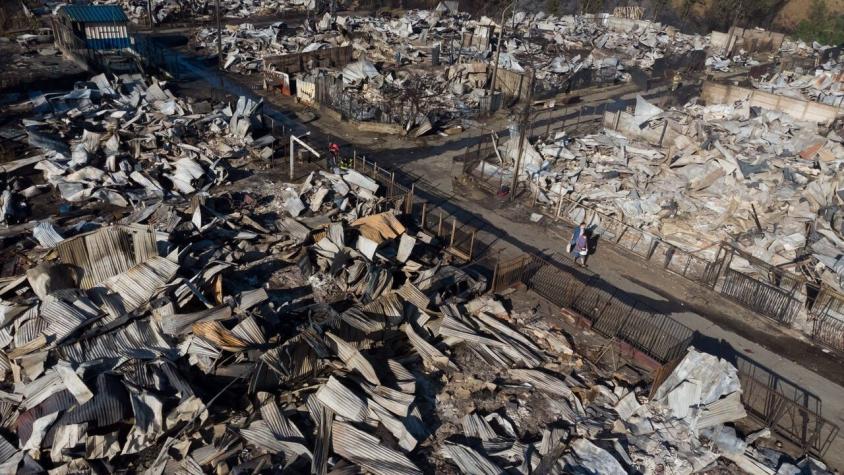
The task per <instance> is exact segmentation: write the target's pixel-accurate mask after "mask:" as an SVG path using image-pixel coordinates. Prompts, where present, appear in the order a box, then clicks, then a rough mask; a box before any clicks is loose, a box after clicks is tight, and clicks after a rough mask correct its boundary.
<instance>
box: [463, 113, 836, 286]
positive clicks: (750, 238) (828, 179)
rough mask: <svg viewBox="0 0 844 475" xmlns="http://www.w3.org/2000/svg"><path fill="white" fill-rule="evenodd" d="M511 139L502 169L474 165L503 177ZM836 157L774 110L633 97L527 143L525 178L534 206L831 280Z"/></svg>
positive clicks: (828, 137)
mask: <svg viewBox="0 0 844 475" xmlns="http://www.w3.org/2000/svg"><path fill="white" fill-rule="evenodd" d="M610 119H611V122H616V121H615V120H612V117H611V118H610ZM613 127H614V128H616V129H617V130H613ZM517 142H518V141H517V140H516V139H511V140H509V141H507V142H504V143H503V144H502V145H501V153H500V155H501V156H502V158H503V159H504V160H505V163H506V165H505V167H504V169H502V168H500V167H499V166H497V165H496V164H494V163H485V164H479V165H478V166H477V167H478V168H477V170H476V172H477V173H480V172H481V170H483V173H484V174H486V175H488V176H492V175H497V174H501V173H505V174H509V173H510V172H509V171H508V169H509V170H511V169H512V163H513V162H514V160H513V158H514V157H515V156H516V155H517V154H518V149H517ZM660 143H661V144H662V146H660V145H659V144H660ZM842 161H844V146H842V138H841V137H840V136H839V135H838V133H836V132H835V131H834V130H833V131H831V130H828V129H825V128H822V127H819V126H817V125H813V124H808V123H804V122H799V121H797V120H794V119H792V118H791V117H789V116H788V115H787V114H784V113H781V112H774V111H770V110H762V109H757V108H750V107H748V105H747V104H746V103H742V102H739V103H736V104H724V105H711V106H701V105H695V104H690V105H686V106H685V107H683V108H672V109H670V110H662V109H660V108H658V107H656V106H654V105H652V104H650V103H648V102H647V101H645V100H643V99H641V98H639V100H638V103H637V106H636V109H635V113H634V114H626V113H623V112H620V113H619V120H618V121H617V122H616V123H614V124H609V127H608V128H606V129H604V130H603V131H602V132H600V133H597V134H590V135H585V136H582V137H576V138H575V137H569V136H567V135H566V134H564V133H561V134H559V135H558V136H557V137H555V138H552V139H546V140H545V141H542V142H540V143H538V144H536V147H528V150H527V152H526V154H525V159H524V167H525V168H524V174H525V176H526V179H530V180H531V186H532V189H533V190H534V191H538V193H539V195H538V199H539V200H540V201H542V202H545V203H548V204H551V203H556V202H557V200H558V197H559V196H560V194H562V195H564V196H566V197H568V198H570V199H572V200H574V201H580V202H583V203H584V204H587V205H591V206H594V207H596V208H597V209H599V210H601V211H603V212H604V213H606V214H607V215H610V216H614V217H616V218H619V219H621V220H623V221H624V222H625V223H627V224H630V225H632V226H635V227H637V228H641V229H645V230H647V231H650V232H652V233H654V234H656V235H658V236H660V237H661V238H663V239H664V240H666V241H668V242H670V243H672V244H675V245H678V246H680V247H681V248H682V249H685V250H689V251H700V253H701V254H702V255H704V256H706V255H714V253H715V252H716V251H717V248H716V247H713V245H715V244H717V243H718V242H721V241H726V242H735V243H737V244H738V245H739V246H740V247H742V248H744V249H745V250H747V251H749V252H750V253H751V254H753V255H754V256H756V257H758V258H760V259H762V260H764V261H765V262H770V263H772V264H774V265H777V266H781V265H785V266H787V265H789V264H792V263H794V262H795V261H796V260H798V257H802V256H805V255H806V254H810V255H811V256H812V258H813V260H812V261H811V265H809V266H807V269H808V272H811V275H810V277H812V278H813V279H819V280H823V281H825V282H827V283H830V284H833V285H835V286H838V285H840V284H839V279H840V277H839V274H838V273H839V270H838V269H839V266H838V264H837V262H838V257H837V256H839V255H840V252H841V249H844V247H842V246H843V245H844V241H842V236H844V230H842V228H841V226H840V219H839V214H840V211H839V206H840V204H841V203H840V197H839V196H838V190H839V189H840V188H841V183H840V178H839V175H840V173H839V167H840V165H841V163H842ZM571 218H572V219H573V220H575V221H577V220H579V219H582V217H578V216H571ZM757 220H758V224H757ZM594 224H595V225H598V226H600V223H594ZM737 264H738V263H737Z"/></svg>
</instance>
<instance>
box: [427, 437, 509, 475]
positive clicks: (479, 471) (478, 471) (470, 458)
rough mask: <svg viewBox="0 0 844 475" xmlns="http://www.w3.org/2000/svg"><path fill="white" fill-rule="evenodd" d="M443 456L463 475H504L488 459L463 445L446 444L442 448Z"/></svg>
mask: <svg viewBox="0 0 844 475" xmlns="http://www.w3.org/2000/svg"><path fill="white" fill-rule="evenodd" d="M442 451H443V454H444V455H445V456H446V457H448V458H450V459H451V460H452V461H453V462H454V463H455V464H456V465H457V466H458V467H460V470H461V471H462V472H463V473H471V474H473V475H500V474H502V473H504V471H503V470H501V468H500V467H498V466H497V465H495V464H494V463H492V462H490V461H489V459H487V458H486V457H484V456H483V455H481V454H479V453H478V452H477V451H475V450H474V449H472V448H470V447H466V446H465V445H461V444H455V443H452V442H446V444H445V445H444V446H443V448H442Z"/></svg>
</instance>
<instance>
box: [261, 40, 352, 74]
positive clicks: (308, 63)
mask: <svg viewBox="0 0 844 475" xmlns="http://www.w3.org/2000/svg"><path fill="white" fill-rule="evenodd" d="M351 62H352V47H351V46H338V47H336V48H322V49H318V50H316V51H309V52H307V53H292V54H283V55H279V56H267V57H265V58H264V71H272V70H275V71H278V72H282V73H287V74H295V73H299V72H307V71H310V70H311V69H313V68H342V67H343V66H345V65H347V64H349V63H351Z"/></svg>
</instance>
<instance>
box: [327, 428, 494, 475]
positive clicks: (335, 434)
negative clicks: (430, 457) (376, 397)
mask: <svg viewBox="0 0 844 475" xmlns="http://www.w3.org/2000/svg"><path fill="white" fill-rule="evenodd" d="M331 440H332V443H333V445H334V451H335V452H336V453H337V454H338V455H340V456H341V457H343V458H345V459H346V460H349V461H350V462H352V463H355V464H358V465H360V466H361V467H363V468H364V469H366V470H368V471H370V472H372V473H385V474H386V473H389V474H395V475H404V474H407V475H417V474H420V475H421V473H422V471H421V470H419V468H418V467H417V466H416V465H415V464H414V463H413V462H411V461H410V459H408V458H407V456H406V455H404V454H402V453H401V452H398V451H396V450H393V449H390V448H388V447H385V446H384V445H382V444H381V442H380V441H379V440H378V438H376V437H375V436H373V435H371V434H367V433H366V432H363V431H361V430H358V429H356V428H355V427H353V426H352V425H351V424H348V423H345V422H340V421H338V420H335V421H334V425H333V427H332V437H331ZM499 473H500V471H499ZM496 475H498V473H497V474H496Z"/></svg>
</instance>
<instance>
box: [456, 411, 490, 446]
mask: <svg viewBox="0 0 844 475" xmlns="http://www.w3.org/2000/svg"><path fill="white" fill-rule="evenodd" d="M460 422H461V424H462V425H463V435H465V436H466V437H475V438H478V439H481V440H484V441H486V440H492V439H495V438H496V437H498V434H496V433H495V430H493V428H492V426H491V425H489V423H488V422H487V421H485V420H484V419H483V418H482V417H481V416H479V415H477V414H466V415H465V416H463V419H462V420H461V421H460Z"/></svg>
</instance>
